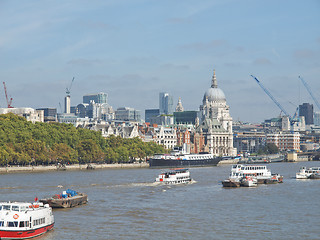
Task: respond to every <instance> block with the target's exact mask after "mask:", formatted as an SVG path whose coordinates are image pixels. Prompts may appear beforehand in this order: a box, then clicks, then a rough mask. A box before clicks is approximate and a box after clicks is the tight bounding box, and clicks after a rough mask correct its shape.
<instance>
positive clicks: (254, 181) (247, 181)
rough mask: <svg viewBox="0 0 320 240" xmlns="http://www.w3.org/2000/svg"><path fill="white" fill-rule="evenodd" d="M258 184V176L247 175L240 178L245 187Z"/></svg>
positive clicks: (241, 184)
mask: <svg viewBox="0 0 320 240" xmlns="http://www.w3.org/2000/svg"><path fill="white" fill-rule="evenodd" d="M257 185H258V180H257V178H256V177H252V176H246V177H244V178H242V179H241V180H240V186H243V187H256V186H257Z"/></svg>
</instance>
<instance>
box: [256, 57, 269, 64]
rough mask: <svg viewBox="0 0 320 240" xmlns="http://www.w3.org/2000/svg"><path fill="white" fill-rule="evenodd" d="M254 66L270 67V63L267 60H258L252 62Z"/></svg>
mask: <svg viewBox="0 0 320 240" xmlns="http://www.w3.org/2000/svg"><path fill="white" fill-rule="evenodd" d="M253 64H254V65H272V63H271V61H270V60H269V59H267V58H258V59H256V60H254V61H253Z"/></svg>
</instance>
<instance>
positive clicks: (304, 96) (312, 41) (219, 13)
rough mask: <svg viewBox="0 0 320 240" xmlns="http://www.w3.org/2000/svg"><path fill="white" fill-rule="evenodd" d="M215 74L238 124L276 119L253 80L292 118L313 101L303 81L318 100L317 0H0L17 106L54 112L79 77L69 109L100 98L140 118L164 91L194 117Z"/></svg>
mask: <svg viewBox="0 0 320 240" xmlns="http://www.w3.org/2000/svg"><path fill="white" fill-rule="evenodd" d="M213 69H215V70H216V76H217V81H218V86H219V87H220V88H221V89H222V90H223V91H224V93H225V95H226V98H227V104H228V105H229V106H230V112H231V116H232V117H233V119H234V120H241V121H249V122H261V121H263V120H264V119H267V118H271V117H276V116H278V115H279V114H280V109H279V108H278V107H277V106H276V105H275V104H274V103H273V102H272V100H271V99H270V98H269V97H268V96H267V95H266V94H265V93H264V92H263V90H262V89H261V88H260V87H259V85H258V84H257V83H256V82H255V80H254V79H253V78H251V77H250V75H251V74H252V75H255V76H256V77H257V78H258V79H259V80H260V81H261V82H262V84H263V85H264V86H265V87H266V88H267V89H268V90H269V91H270V92H271V94H272V95H273V96H274V97H275V98H276V99H277V100H278V101H279V102H280V104H281V105H282V106H283V107H284V108H285V109H286V111H287V112H289V113H290V114H291V115H293V114H294V111H295V109H296V107H297V105H298V104H301V103H303V102H310V103H313V100H312V98H311V97H310V95H309V94H308V92H307V91H306V89H305V88H304V86H303V85H302V83H301V82H300V80H299V78H298V76H299V75H301V76H302V77H303V78H304V80H305V81H306V82H308V84H309V85H310V87H311V89H312V91H313V93H314V95H315V96H316V97H317V98H318V101H320V1H319V0H307V1H301V0H283V1H279V0H268V1H265V0H241V1H240V0H161V1H159V0H104V1H102V0H101V1H98V0H87V1H84V0H70V1H68V0H0V80H1V82H3V81H5V82H6V85H7V89H8V93H9V95H10V96H11V97H12V98H13V103H12V105H13V106H14V107H33V108H39V107H56V108H57V109H58V111H60V109H59V102H60V103H61V105H62V106H63V102H64V96H65V91H66V87H69V85H70V83H71V80H72V78H73V77H75V80H74V83H73V86H72V89H71V105H72V106H73V105H77V104H79V103H81V102H82V96H83V95H85V94H89V93H98V92H106V93H107V94H108V101H109V104H110V105H111V106H112V107H113V108H114V109H117V108H118V107H123V106H127V107H132V108H135V109H138V110H141V112H142V113H143V115H144V110H145V109H150V108H158V107H159V106H158V101H159V92H162V91H165V92H169V93H170V94H172V95H173V97H174V107H175V106H176V104H177V102H178V98H179V97H181V100H182V104H183V106H184V108H185V110H198V109H199V106H200V105H201V104H202V98H203V95H204V93H205V91H206V90H207V89H208V88H209V87H210V84H211V78H212V74H213ZM1 84H2V83H1ZM0 89H1V90H0V107H6V100H5V95H4V91H3V86H1V88H0ZM314 108H315V110H319V109H317V107H316V106H314Z"/></svg>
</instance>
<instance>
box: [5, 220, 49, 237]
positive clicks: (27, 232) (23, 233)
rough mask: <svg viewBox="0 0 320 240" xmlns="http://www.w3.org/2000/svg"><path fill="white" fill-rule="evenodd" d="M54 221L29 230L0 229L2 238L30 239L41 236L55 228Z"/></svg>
mask: <svg viewBox="0 0 320 240" xmlns="http://www.w3.org/2000/svg"><path fill="white" fill-rule="evenodd" d="M53 225H54V223H52V224H50V225H47V226H44V227H41V228H37V229H29V230H23V231H21V230H19V231H16V230H14V231H8V230H0V239H1V240H2V239H28V238H33V237H37V236H40V235H42V234H44V233H46V232H48V231H50V230H51V229H52V228H53Z"/></svg>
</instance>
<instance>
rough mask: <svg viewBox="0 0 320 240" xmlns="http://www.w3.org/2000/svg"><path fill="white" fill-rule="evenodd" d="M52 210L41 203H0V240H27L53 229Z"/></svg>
mask: <svg viewBox="0 0 320 240" xmlns="http://www.w3.org/2000/svg"><path fill="white" fill-rule="evenodd" d="M53 225H54V217H53V214H52V208H51V207H50V206H49V205H48V204H45V205H44V204H43V203H39V202H36V203H33V204H31V203H21V202H5V203H0V239H1V240H3V239H27V238H33V237H36V236H39V235H42V234H44V233H46V232H48V231H49V230H51V229H52V228H53Z"/></svg>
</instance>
